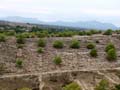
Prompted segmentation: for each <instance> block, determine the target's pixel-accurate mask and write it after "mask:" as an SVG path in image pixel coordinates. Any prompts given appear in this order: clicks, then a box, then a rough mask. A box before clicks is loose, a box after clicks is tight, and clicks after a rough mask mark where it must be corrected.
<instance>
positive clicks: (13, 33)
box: [5, 31, 15, 36]
mask: <svg viewBox="0 0 120 90" xmlns="http://www.w3.org/2000/svg"><path fill="white" fill-rule="evenodd" d="M5 34H6V35H7V36H14V35H15V31H7V32H6V33H5Z"/></svg>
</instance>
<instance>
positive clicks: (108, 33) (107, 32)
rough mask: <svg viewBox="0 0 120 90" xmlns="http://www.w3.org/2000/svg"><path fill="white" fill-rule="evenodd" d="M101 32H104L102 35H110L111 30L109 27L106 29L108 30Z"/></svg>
mask: <svg viewBox="0 0 120 90" xmlns="http://www.w3.org/2000/svg"><path fill="white" fill-rule="evenodd" d="M103 34H104V35H112V30H111V29H108V30H107V31H105V32H104V33H103Z"/></svg>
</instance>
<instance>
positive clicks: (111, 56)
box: [0, 35, 117, 67]
mask: <svg viewBox="0 0 120 90" xmlns="http://www.w3.org/2000/svg"><path fill="white" fill-rule="evenodd" d="M5 41H6V38H5V37H4V36H2V35H1V36H0V42H5ZM16 42H17V47H18V48H23V46H24V44H25V38H24V37H23V35H19V36H17V37H16ZM98 42H99V41H98ZM37 45H38V49H37V52H38V53H44V51H45V50H44V47H45V46H46V40H44V39H41V38H40V39H39V40H38V42H37ZM52 46H53V47H54V48H56V49H62V48H64V42H63V41H61V40H56V41H54V42H53V45H52ZM69 47H70V48H72V49H79V48H80V41H78V40H77V39H73V40H71V42H70V45H69ZM86 48H87V49H90V52H89V54H90V56H91V57H97V56H98V53H97V50H96V45H95V44H94V43H88V44H87V45H86ZM105 52H106V54H107V56H106V58H107V59H108V60H109V61H115V60H116V59H117V53H116V48H115V46H114V45H113V44H112V43H109V44H108V45H107V46H106V48H105ZM53 62H54V63H55V64H61V62H62V59H61V57H60V56H59V55H58V56H55V57H54V59H53ZM16 66H18V67H20V66H22V60H20V59H17V60H16Z"/></svg>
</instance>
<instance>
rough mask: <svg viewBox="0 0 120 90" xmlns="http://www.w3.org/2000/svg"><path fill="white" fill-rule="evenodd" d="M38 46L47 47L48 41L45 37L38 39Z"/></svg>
mask: <svg viewBox="0 0 120 90" xmlns="http://www.w3.org/2000/svg"><path fill="white" fill-rule="evenodd" d="M38 46H39V47H45V46H46V41H45V40H44V39H39V40H38Z"/></svg>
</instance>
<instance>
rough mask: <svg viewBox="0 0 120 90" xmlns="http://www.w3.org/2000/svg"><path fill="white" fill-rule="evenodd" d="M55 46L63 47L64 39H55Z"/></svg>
mask: <svg viewBox="0 0 120 90" xmlns="http://www.w3.org/2000/svg"><path fill="white" fill-rule="evenodd" d="M53 47H54V48H63V47H64V44H63V41H61V40H56V41H54V43H53Z"/></svg>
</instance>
